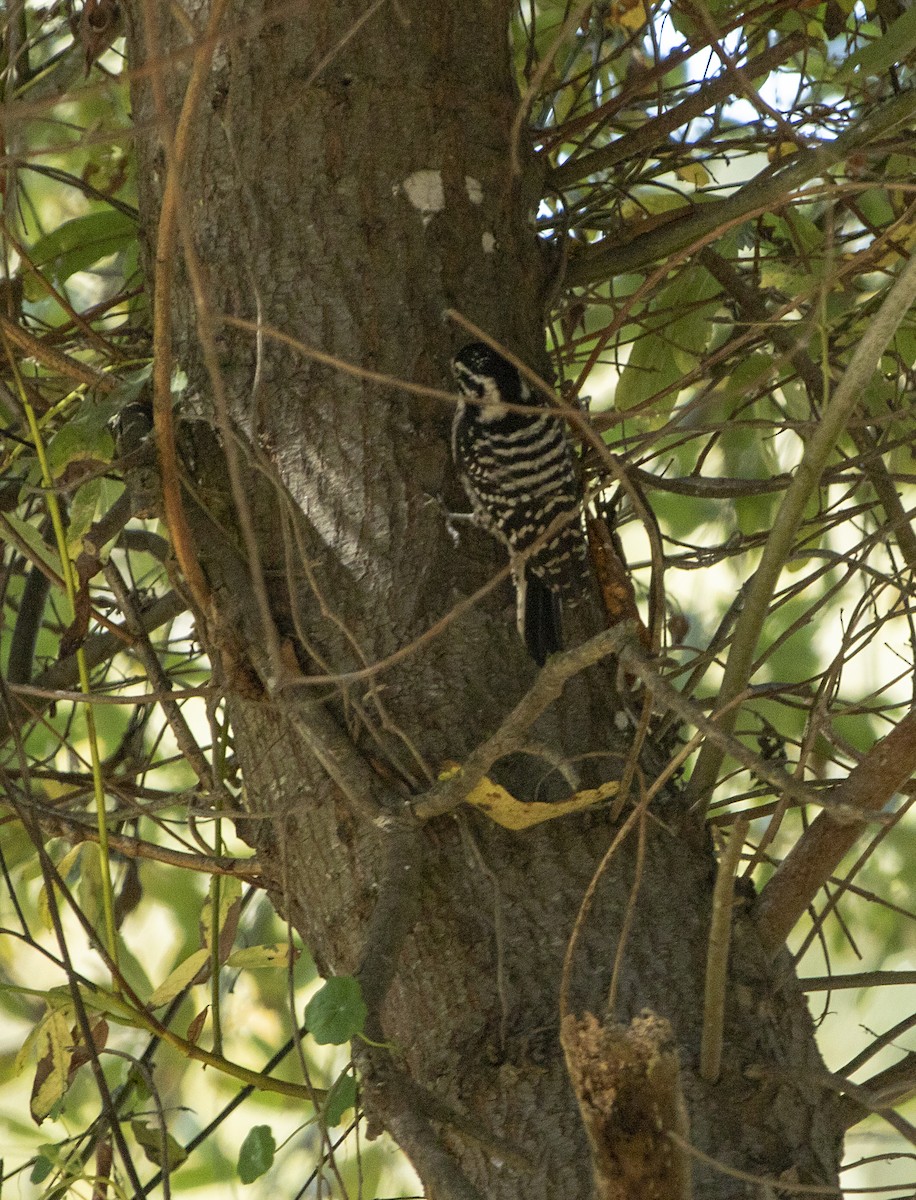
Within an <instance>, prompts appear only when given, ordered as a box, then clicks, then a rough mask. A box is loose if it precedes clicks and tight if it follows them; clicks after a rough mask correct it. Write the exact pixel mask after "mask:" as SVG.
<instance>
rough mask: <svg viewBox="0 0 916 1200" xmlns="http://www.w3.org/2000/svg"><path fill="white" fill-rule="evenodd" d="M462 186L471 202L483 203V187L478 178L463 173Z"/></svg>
mask: <svg viewBox="0 0 916 1200" xmlns="http://www.w3.org/2000/svg"><path fill="white" fill-rule="evenodd" d="M464 186H465V187H466V188H467V192H468V199H469V200H470V202H471V203H472V204H483V187H482V185H481V182H480V180H479V179H475V178H474V176H473V175H465V177H464Z"/></svg>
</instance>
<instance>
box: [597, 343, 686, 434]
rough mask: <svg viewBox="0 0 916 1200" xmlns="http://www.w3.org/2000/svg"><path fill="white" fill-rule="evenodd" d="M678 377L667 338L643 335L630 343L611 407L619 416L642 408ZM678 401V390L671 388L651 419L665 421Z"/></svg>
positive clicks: (679, 373) (678, 368)
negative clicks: (641, 406) (612, 406)
mask: <svg viewBox="0 0 916 1200" xmlns="http://www.w3.org/2000/svg"><path fill="white" fill-rule="evenodd" d="M681 374H682V372H681V369H680V367H679V366H678V365H677V363H676V362H675V358H674V354H673V353H672V351H671V345H670V343H669V341H668V339H667V337H660V336H659V335H658V334H655V333H649V334H646V335H645V336H643V337H641V338H640V339H639V340H638V341H636V342H634V343H633V348H632V349H631V351H630V357H629V358H628V359H627V365H626V366H625V367H624V369H623V372H622V374H621V376H620V380H619V382H618V384H617V387H616V389H615V390H614V406H615V407H616V408H617V411H618V412H629V410H630V409H631V408H636V407H637V406H639V405H641V404H644V403H645V402H646V401H647V400H649V399H651V397H653V396H656V395H658V393H659V392H663V391H665V389H666V388H669V387H672V385H673V384H675V383H677V381H678V380H679V379H680V377H681ZM677 397H678V389H677V388H672V391H670V392H669V393H668V394H667V395H666V396H664V398H663V399H660V400H659V401H658V402H657V404H656V405H655V406H654V407H653V410H652V413H653V416H656V417H662V418H664V417H667V415H668V413H670V411H671V409H672V408H673V407H674V404H675V401H676V400H677Z"/></svg>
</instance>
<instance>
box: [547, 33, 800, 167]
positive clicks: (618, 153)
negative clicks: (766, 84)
mask: <svg viewBox="0 0 916 1200" xmlns="http://www.w3.org/2000/svg"><path fill="white" fill-rule="evenodd" d="M807 44H808V39H807V38H806V37H805V36H804V35H803V34H801V33H792V34H790V35H789V36H788V37H787V38H786V39H785V41H782V42H778V43H777V44H776V45H775V46H770V47H769V48H768V49H766V50H764V52H763V53H762V54H759V55H758V56H757V57H756V58H752V59H750V60H749V61H748V62H747V63H745V65H744V67H743V71H744V73H745V74H746V75H747V77H748V78H750V79H756V78H758V77H759V76H761V75H767V74H769V72H770V71H773V70H775V69H776V67H779V66H781V65H782V64H783V63H784V62H786V61H787V60H788V59H790V58H791V57H792V55H793V54H797V53H798V52H799V51H800V50H803V49H804V47H805V46H806V45H807ZM739 86H740V84H739V82H738V81H737V80H736V79H735V77H734V75H732V74H731V72H729V71H722V72H721V74H719V75H716V76H715V78H714V79H710V80H708V81H704V82H703V83H702V84H701V86H700V87H699V88H698V90H697V91H696V92H694V94H693V95H692V96H688V97H687V99H686V100H683V101H681V103H680V104H675V105H674V107H673V108H669V109H667V110H666V111H665V112H663V113H661V114H660V115H659V116H657V117H655V118H653V119H652V120H651V121H647V122H646V123H645V125H641V126H640V127H639V128H638V129H634V130H632V131H631V132H630V133H625V134H623V136H622V137H619V138H617V139H616V140H615V141H613V142H611V144H610V145H609V146H604V147H602V149H601V150H595V151H593V152H592V153H591V154H586V155H585V156H584V157H582V158H571V159H568V160H567V161H566V162H564V163H563V164H562V165H561V166H559V167H555V168H554V170H552V171H551V172H550V174H549V175H548V176H547V185H546V186H547V187H550V188H555V189H556V190H557V191H562V190H563V188H566V187H570V186H572V185H573V184H575V183H579V182H580V180H583V179H585V178H586V177H587V176H589V175H594V174H595V173H596V172H598V171H609V170H611V168H612V167H616V166H617V164H618V163H622V162H626V161H627V160H628V159H635V158H638V157H640V156H642V155H645V154H651V153H652V152H653V151H654V150H655V149H656V147H658V146H659V145H660V144H662V143H663V142H664V140H665V139H666V138H667V137H668V135H669V134H672V133H673V132H674V131H675V129H680V128H681V126H682V125H686V124H688V122H690V121H693V120H694V119H695V118H696V117H700V116H702V115H703V113H705V112H706V111H707V110H708V109H709V108H711V107H712V106H713V105H714V104H721V103H722V102H723V101H724V100H727V99H729V97H730V96H733V95H734V94H735V92H736V91H737V90H738V88H739Z"/></svg>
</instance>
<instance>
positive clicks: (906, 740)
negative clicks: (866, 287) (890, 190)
mask: <svg viewBox="0 0 916 1200" xmlns="http://www.w3.org/2000/svg"><path fill="white" fill-rule="evenodd" d="M913 262H914V263H916V259H914V260H913ZM914 771H916V709H914V710H913V711H912V712H910V713H909V714H908V715H907V716H906V717H904V718H903V720H902V721H901V722H900V724H899V725H897V726H896V727H895V728H894V729H892V730H891V732H890V733H889V734H888V735H887V737H885V738H882V739H881V741H880V742H877V743H876V744H875V745H874V746H873V747H872V748H871V750H870V751H869V752H868V754H866V755H865V757H864V758H863V759H862V761H861V762H860V763H859V764H858V766H856V767H855V768H854V769H853V770H852V771H851V772H850V773H849V775H848V776H847V777H846V779H844V780H843V782H842V783H839V784H837V785H836V787H833V788H831V790H830V793H829V796H830V798H831V800H832V801H834V802H838V803H841V804H843V805H854V806H855V807H856V808H858V809H859V810H864V811H870V812H875V813H877V812H880V810H881V809H882V808H883V807H884V805H885V804H886V803H887V801H888V800H890V798H891V797H892V796H893V795H894V793H895V792H896V791H898V790H899V789H900V788H901V787H902V786H903V785H904V784H905V783H906V782H907V780H908V779H909V778H910V776H911V775H912V774H913V773H914ZM861 831H862V830H861V826H856V825H840V824H838V823H837V821H836V820H835V819H834V817H833V815H832V812H831V811H830V810H827V811H825V812H822V813H821V814H820V815H819V816H818V817H817V818H816V820H815V821H814V822H813V823H812V824H811V825H810V826H809V828H808V829H807V830H806V831H805V833H803V834H802V836H801V838H800V839H799V840H798V841H797V842H796V844H795V846H794V847H793V848H792V850H791V851H790V852H789V854H788V856H787V857H786V858H785V859H784V860H783V862H782V864H781V865H780V867H779V869H778V870H777V871H776V874H775V875H773V876H772V878H771V879H770V880H769V882H768V883H767V884H766V886H765V887H764V889H763V891H762V892H761V893H760V896H759V897H758V899H757V903H756V905H755V916H756V918H757V922H758V927H759V930H760V937H761V940H762V941H763V944H764V945H765V946H766V947H767V948H768V949H769V951H770V952H771V953H772V954H775V953H776V952H777V951H778V950H779V948H780V947H781V946H782V944H783V942H785V940H786V938H787V937H788V936H789V933H790V932H791V931H792V929H793V928H794V926H795V923H796V921H798V920H799V918H800V917H801V916H802V914H803V913H804V912H805V909H806V908H807V907H808V905H809V904H810V903H811V902H812V900H813V899H814V897H815V896H816V895H817V893H818V891H819V889H820V888H821V887H822V886H823V885H824V883H825V882H826V880H827V879H828V878H829V877H830V876H831V875H832V874H833V872H834V870H835V869H836V867H837V866H838V865H839V863H840V860H841V859H842V858H843V855H844V854H846V852H847V851H848V850H849V849H851V847H852V846H853V845H854V843H855V841H856V839H857V838H858V837H859V835H860V833H861Z"/></svg>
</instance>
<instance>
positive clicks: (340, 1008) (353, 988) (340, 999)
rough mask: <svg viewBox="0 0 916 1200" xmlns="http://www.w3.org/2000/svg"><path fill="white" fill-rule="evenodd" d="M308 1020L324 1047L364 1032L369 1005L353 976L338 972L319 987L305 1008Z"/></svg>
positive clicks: (340, 1044) (313, 1032) (342, 1042)
mask: <svg viewBox="0 0 916 1200" xmlns="http://www.w3.org/2000/svg"><path fill="white" fill-rule="evenodd" d="M305 1023H306V1026H307V1027H308V1031H309V1033H310V1034H311V1035H312V1037H313V1038H314V1039H315V1041H316V1042H317V1043H318V1044H319V1045H320V1046H328V1045H331V1046H342V1045H344V1043H345V1042H348V1041H349V1040H350V1038H351V1037H353V1036H354V1034H357V1033H362V1030H363V1026H364V1025H365V1023H366V1005H365V1003H364V1002H363V993H362V988H360V986H359V981H358V980H356V979H354V978H353V976H352V975H335V976H334V977H333V978H332V979H329V980H328V981H327V982H326V983H325V984H324V986H323V987H321V988H319V989H318V991H317V992H316V993H315V995H314V996H313V997H312V998H311V1000H309V1002H308V1004H307V1005H306V1008H305Z"/></svg>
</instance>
